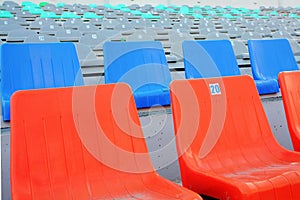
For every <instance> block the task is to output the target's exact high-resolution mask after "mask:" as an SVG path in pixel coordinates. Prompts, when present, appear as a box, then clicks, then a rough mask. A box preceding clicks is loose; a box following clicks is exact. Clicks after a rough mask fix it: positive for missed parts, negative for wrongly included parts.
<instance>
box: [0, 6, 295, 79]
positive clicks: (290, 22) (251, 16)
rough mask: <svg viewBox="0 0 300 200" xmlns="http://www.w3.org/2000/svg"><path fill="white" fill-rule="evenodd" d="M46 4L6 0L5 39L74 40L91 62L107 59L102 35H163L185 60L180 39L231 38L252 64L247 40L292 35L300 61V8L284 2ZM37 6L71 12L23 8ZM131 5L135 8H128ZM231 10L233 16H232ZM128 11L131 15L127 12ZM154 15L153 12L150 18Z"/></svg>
mask: <svg viewBox="0 0 300 200" xmlns="http://www.w3.org/2000/svg"><path fill="white" fill-rule="evenodd" d="M45 4H46V3H45ZM45 4H42V5H36V4H33V3H30V2H25V3H24V4H21V5H18V4H16V3H12V2H10V1H8V2H7V1H5V2H3V3H2V7H1V9H2V10H10V11H11V12H12V15H13V17H12V18H3V20H0V22H1V24H0V27H1V28H0V37H1V40H2V41H3V42H27V43H28V42H58V41H60V42H66V41H69V42H75V43H76V44H80V45H77V49H78V54H79V57H80V64H81V66H84V67H90V66H103V65H104V63H103V56H102V45H103V42H104V41H137V40H139V41H140V40H143V41H145V40H157V41H161V42H162V43H163V47H164V49H165V52H166V55H167V61H168V62H181V61H182V59H183V56H182V52H181V48H179V47H178V45H177V42H178V41H180V42H181V41H183V40H194V39H196V40H204V39H206V40H215V39H230V40H232V43H233V47H234V50H235V55H236V58H237V59H238V63H239V64H240V65H249V55H248V51H247V40H249V39H263V38H288V39H289V40H290V43H291V45H292V48H293V51H294V54H295V56H297V57H296V59H297V60H298V61H300V57H299V55H300V47H299V36H300V35H299V30H300V24H299V20H298V19H297V16H298V14H297V13H298V10H299V8H288V9H287V8H281V9H282V10H281V9H274V10H273V11H272V9H271V8H260V9H258V10H248V9H243V8H232V7H225V8H220V7H216V8H212V7H206V6H203V7H198V6H195V7H188V6H182V7H179V6H170V7H167V6H163V5H159V6H151V5H147V6H145V7H144V6H138V5H134V6H132V7H131V6H125V5H117V6H111V5H102V6H100V5H98V6H97V5H96V6H95V5H80V4H74V5H64V4H58V5H51V4H47V5H45ZM37 7H38V8H39V9H41V10H42V9H46V11H45V12H50V10H51V9H54V11H53V12H55V10H56V9H58V10H59V11H61V13H57V14H59V15H61V14H62V12H67V13H69V15H68V17H67V18H64V19H57V17H54V18H51V15H49V16H48V17H47V16H46V17H45V18H44V17H42V15H41V14H31V15H32V16H31V17H29V16H26V15H25V14H24V15H23V14H22V13H23V12H25V13H27V14H28V13H29V10H30V9H31V8H32V9H33V10H36V8H37ZM129 7H130V8H129ZM90 9H91V10H90ZM127 9H129V11H132V12H133V13H135V14H132V13H131V12H128V10H127ZM75 10H76V11H75ZM80 10H84V11H86V12H89V13H93V14H95V15H96V16H101V17H100V18H99V17H95V18H92V17H91V18H81V17H82V16H83V17H84V15H83V13H82V12H83V11H80ZM172 10H174V11H172ZM10 11H9V12H10ZM59 11H57V12H59ZM137 11H140V13H142V14H145V15H144V16H148V17H142V16H143V15H142V14H138V13H137ZM70 12H74V13H75V12H78V15H79V16H80V18H78V17H76V14H74V15H75V16H74V15H71V14H70ZM227 12H228V13H231V14H230V15H233V17H228V13H227ZM96 13H97V14H96ZM129 13H130V15H129V16H127V15H128V14H129ZM199 13H202V14H203V15H204V17H203V18H202V17H200V14H199ZM222 13H223V15H222ZM275 13H277V14H275ZM29 14H30V13H29ZM150 15H151V16H153V17H152V18H151V17H150ZM72 16H73V17H72ZM130 16H134V17H133V18H131V17H130ZM197 16H198V17H197ZM157 17H159V18H157ZM91 44H93V45H91ZM97 63H98V64H97ZM93 73H94V71H93ZM87 75H89V74H87ZM98 75H99V74H98Z"/></svg>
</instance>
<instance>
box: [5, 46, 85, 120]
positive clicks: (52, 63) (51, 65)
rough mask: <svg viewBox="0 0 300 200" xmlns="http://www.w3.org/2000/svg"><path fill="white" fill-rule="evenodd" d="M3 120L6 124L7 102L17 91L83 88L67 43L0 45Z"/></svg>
mask: <svg viewBox="0 0 300 200" xmlns="http://www.w3.org/2000/svg"><path fill="white" fill-rule="evenodd" d="M0 60H1V68H2V74H1V75H2V77H1V91H2V115H3V120H4V121H8V120H10V98H11V95H12V94H13V93H14V92H15V91H17V90H26V89H36V88H50V87H65V86H73V85H83V78H82V74H81V71H80V66H79V61H78V58H77V54H76V49H75V47H74V45H73V44H71V43H39V44H38V43H36V44H33V43H31V44H30V43H28V44H8V43H5V44H3V45H1V59H0Z"/></svg>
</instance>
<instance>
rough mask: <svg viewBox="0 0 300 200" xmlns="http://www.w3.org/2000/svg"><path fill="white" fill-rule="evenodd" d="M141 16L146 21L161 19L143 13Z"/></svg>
mask: <svg viewBox="0 0 300 200" xmlns="http://www.w3.org/2000/svg"><path fill="white" fill-rule="evenodd" d="M141 16H142V18H145V19H160V16H157V15H152V14H151V13H143V14H142V15H141Z"/></svg>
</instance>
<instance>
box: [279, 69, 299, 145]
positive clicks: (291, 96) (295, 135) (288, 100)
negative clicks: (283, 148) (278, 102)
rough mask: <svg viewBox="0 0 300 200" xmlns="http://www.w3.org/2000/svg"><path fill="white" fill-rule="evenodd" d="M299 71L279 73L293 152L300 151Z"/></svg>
mask: <svg viewBox="0 0 300 200" xmlns="http://www.w3.org/2000/svg"><path fill="white" fill-rule="evenodd" d="M299 81H300V71H291V72H281V73H279V84H280V89H281V94H282V100H283V105H284V110H285V114H286V119H287V123H288V127H289V131H290V135H291V139H292V143H293V146H294V150H295V151H300V93H299V91H300V82H299Z"/></svg>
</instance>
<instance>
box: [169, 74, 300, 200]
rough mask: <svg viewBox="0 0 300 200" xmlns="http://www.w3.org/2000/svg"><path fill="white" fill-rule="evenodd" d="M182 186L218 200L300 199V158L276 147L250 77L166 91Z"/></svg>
mask: <svg viewBox="0 0 300 200" xmlns="http://www.w3.org/2000/svg"><path fill="white" fill-rule="evenodd" d="M170 91H171V101H172V104H171V105H172V110H173V118H174V126H175V133H176V144H177V152H178V154H179V156H180V157H179V164H180V171H181V177H182V184H183V186H185V187H187V188H189V189H191V190H193V191H195V192H197V193H198V194H204V195H207V196H211V197H214V198H217V199H221V200H225V199H230V200H242V199H245V200H246V199H277V200H286V199H289V200H297V199H300V193H299V189H300V153H298V152H292V151H288V150H286V149H284V148H283V147H282V146H280V145H279V144H278V143H277V141H276V139H275V138H274V135H273V133H272V131H271V128H270V126H269V124H268V120H267V117H266V115H265V113H264V109H263V106H262V103H261V100H260V98H259V95H258V94H257V92H256V88H255V84H254V81H253V79H252V78H251V77H250V76H232V77H223V78H220V77H218V78H206V79H191V80H176V81H173V82H172V84H171V86H170Z"/></svg>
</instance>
